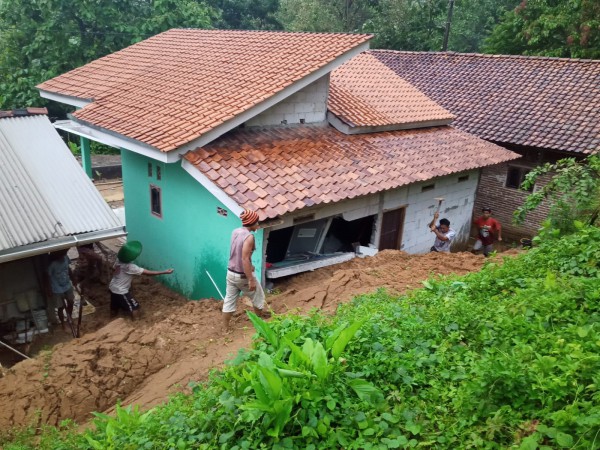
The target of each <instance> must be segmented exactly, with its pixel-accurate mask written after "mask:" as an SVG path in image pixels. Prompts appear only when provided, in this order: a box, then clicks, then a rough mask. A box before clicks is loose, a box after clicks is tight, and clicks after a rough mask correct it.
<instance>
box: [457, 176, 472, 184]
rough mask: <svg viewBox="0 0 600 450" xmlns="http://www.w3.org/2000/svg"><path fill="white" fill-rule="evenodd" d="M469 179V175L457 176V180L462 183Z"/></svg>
mask: <svg viewBox="0 0 600 450" xmlns="http://www.w3.org/2000/svg"><path fill="white" fill-rule="evenodd" d="M468 180H469V175H463V176H461V177H458V182H459V183H464V182H465V181H468Z"/></svg>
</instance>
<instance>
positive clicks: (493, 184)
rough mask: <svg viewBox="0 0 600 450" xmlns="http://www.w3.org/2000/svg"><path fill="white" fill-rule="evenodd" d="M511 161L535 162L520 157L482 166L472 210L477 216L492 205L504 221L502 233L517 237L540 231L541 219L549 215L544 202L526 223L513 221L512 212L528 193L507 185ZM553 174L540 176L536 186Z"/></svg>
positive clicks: (524, 163) (510, 238)
mask: <svg viewBox="0 0 600 450" xmlns="http://www.w3.org/2000/svg"><path fill="white" fill-rule="evenodd" d="M509 165H517V166H521V167H531V168H533V167H534V166H535V165H534V164H533V163H528V162H525V161H522V160H518V161H517V162H510V163H504V164H497V165H495V166H490V167H485V168H484V169H482V171H481V177H480V180H479V186H478V188H477V195H476V197H475V207H474V210H473V213H474V217H478V216H479V215H480V214H481V209H482V208H483V207H490V208H492V211H493V217H494V218H495V219H496V220H498V221H499V222H500V223H501V225H502V237H503V238H504V239H509V240H518V239H519V238H522V237H530V236H533V235H534V234H536V233H537V230H538V229H539V227H540V225H541V223H542V221H543V220H544V219H545V218H546V217H547V215H548V210H549V206H548V204H547V203H545V202H544V203H543V204H542V205H540V207H539V208H538V209H536V210H535V211H533V212H532V213H530V214H528V215H527V217H526V219H525V222H524V223H523V225H515V224H513V212H514V211H515V210H516V209H517V208H518V207H520V206H521V205H522V204H523V202H524V201H525V198H526V197H527V195H529V193H528V192H524V191H521V190H518V189H513V188H507V187H505V185H506V173H507V169H508V166H509ZM550 178H551V175H546V176H544V177H542V178H540V179H539V180H538V182H537V183H536V187H535V189H539V187H540V186H543V185H545V184H546V183H547V182H548V181H549V180H550Z"/></svg>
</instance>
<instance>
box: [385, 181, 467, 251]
mask: <svg viewBox="0 0 600 450" xmlns="http://www.w3.org/2000/svg"><path fill="white" fill-rule="evenodd" d="M467 175H468V179H467V180H465V181H461V182H459V181H458V179H459V176H460V177H464V176H467ZM478 179H479V171H476V170H475V171H471V172H468V173H462V174H459V175H451V176H447V177H443V178H436V179H435V180H434V181H429V182H425V183H420V184H414V185H410V186H409V187H408V188H407V191H408V192H407V194H405V195H406V196H407V197H402V195H399V194H400V193H397V192H396V191H392V192H388V193H386V196H385V201H384V205H385V207H386V208H388V209H393V208H394V207H397V206H401V205H402V204H406V198H408V199H409V201H408V206H407V208H406V215H405V219H404V230H403V234H402V247H401V249H402V250H404V251H405V252H407V253H425V252H428V251H429V249H430V248H431V246H432V245H433V241H434V239H435V237H434V235H433V233H431V232H430V231H429V230H428V229H427V225H428V224H429V223H430V222H431V219H432V217H433V213H434V212H435V210H436V209H437V201H436V200H435V198H436V197H444V201H443V203H442V207H441V209H440V219H443V218H446V219H448V220H449V221H450V228H452V229H453V230H454V231H456V234H457V236H456V238H455V241H454V244H453V248H454V249H464V246H465V245H466V244H467V242H468V239H469V232H470V229H471V218H472V214H473V204H474V202H475V191H476V189H477V183H478ZM430 184H435V189H432V190H428V191H426V192H422V191H421V190H422V188H423V186H427V185H430ZM403 201H404V203H403ZM461 247H462V248H461Z"/></svg>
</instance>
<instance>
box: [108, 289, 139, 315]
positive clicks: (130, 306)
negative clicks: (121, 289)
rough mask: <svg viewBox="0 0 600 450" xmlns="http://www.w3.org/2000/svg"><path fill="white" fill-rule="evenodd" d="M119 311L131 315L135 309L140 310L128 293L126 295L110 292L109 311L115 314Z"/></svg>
mask: <svg viewBox="0 0 600 450" xmlns="http://www.w3.org/2000/svg"><path fill="white" fill-rule="evenodd" d="M120 309H122V310H123V311H127V312H131V313H132V312H133V311H135V310H136V309H140V304H139V303H138V302H137V300H136V299H135V298H133V297H132V296H131V294H130V293H129V292H128V293H127V294H115V293H114V292H111V293H110V310H111V311H114V312H117V311H119V310H120Z"/></svg>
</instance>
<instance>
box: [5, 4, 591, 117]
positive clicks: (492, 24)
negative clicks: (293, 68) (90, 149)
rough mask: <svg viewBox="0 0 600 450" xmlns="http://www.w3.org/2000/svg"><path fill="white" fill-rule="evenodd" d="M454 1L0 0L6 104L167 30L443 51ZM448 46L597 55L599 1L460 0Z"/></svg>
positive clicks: (30, 101)
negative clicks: (350, 38)
mask: <svg viewBox="0 0 600 450" xmlns="http://www.w3.org/2000/svg"><path fill="white" fill-rule="evenodd" d="M448 7H449V0H103V1H102V2H99V1H97V0H78V1H74V0H0V109H9V108H16V107H25V106H32V105H33V106H40V105H44V104H46V103H45V101H44V100H43V99H41V98H40V97H39V94H38V92H37V90H36V89H35V85H36V84H38V83H40V82H42V81H44V80H47V79H50V78H52V77H54V76H56V75H59V74H61V73H64V72H67V71H68V70H71V69H73V68H75V67H79V66H81V65H83V64H86V63H88V62H90V61H92V60H94V59H97V58H99V57H101V56H104V55H107V54H109V53H112V52H115V51H117V50H120V49H122V48H124V47H126V46H128V45H131V44H133V43H135V42H138V41H140V40H142V39H145V38H147V37H150V36H153V35H155V34H157V33H160V32H162V31H165V30H167V29H170V28H184V27H192V28H223V29H258V30H289V31H316V32H367V33H374V35H375V38H374V40H373V41H372V44H371V47H372V48H387V49H396V50H408V51H440V50H441V48H442V41H443V36H444V30H445V27H446V22H447V15H448ZM448 50H450V51H457V52H481V51H485V52H488V53H501V54H526V55H545V56H563V57H580V58H600V1H598V0H522V1H521V0H455V1H454V14H453V17H452V27H451V32H450V38H449V45H448Z"/></svg>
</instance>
